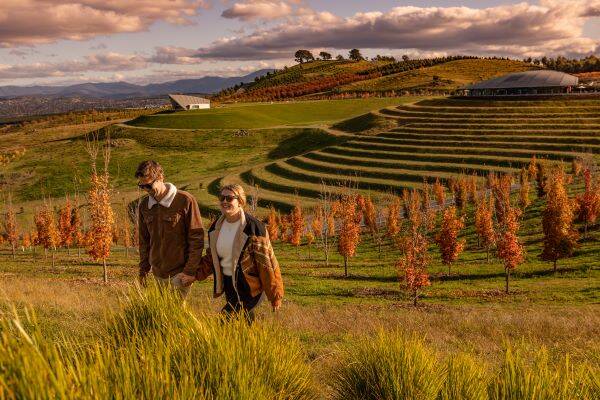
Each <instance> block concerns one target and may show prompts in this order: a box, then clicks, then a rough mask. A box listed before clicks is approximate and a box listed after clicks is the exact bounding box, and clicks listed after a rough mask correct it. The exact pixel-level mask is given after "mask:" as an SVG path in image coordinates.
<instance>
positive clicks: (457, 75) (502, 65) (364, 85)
mask: <svg viewBox="0 0 600 400" xmlns="http://www.w3.org/2000/svg"><path fill="white" fill-rule="evenodd" d="M531 69H537V67H535V66H533V65H527V64H524V63H523V62H521V61H512V60H457V61H450V62H447V63H444V64H440V65H435V66H433V67H428V68H423V69H418V70H414V71H407V72H401V73H398V74H393V75H389V76H385V77H381V78H376V79H370V80H366V81H360V82H356V83H351V84H348V85H344V86H341V87H340V88H339V90H340V91H341V92H353V91H365V92H371V91H373V92H386V91H392V90H395V91H398V90H401V91H414V90H446V91H452V90H455V89H457V88H459V87H461V86H463V85H465V84H468V83H472V82H478V81H482V80H486V79H491V78H494V77H497V76H501V75H505V74H508V73H511V72H521V71H527V70H531Z"/></svg>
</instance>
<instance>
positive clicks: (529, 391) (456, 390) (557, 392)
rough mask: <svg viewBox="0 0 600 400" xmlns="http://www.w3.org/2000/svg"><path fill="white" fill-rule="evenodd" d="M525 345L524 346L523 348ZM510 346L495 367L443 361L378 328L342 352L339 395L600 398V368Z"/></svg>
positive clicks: (448, 399)
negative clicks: (556, 359)
mask: <svg viewBox="0 0 600 400" xmlns="http://www.w3.org/2000/svg"><path fill="white" fill-rule="evenodd" d="M521 347H523V346H521ZM521 347H513V346H511V345H507V349H506V351H505V357H504V360H503V362H502V365H500V366H499V367H496V368H494V366H489V365H486V364H482V363H480V362H477V361H475V360H474V359H473V358H471V357H470V356H468V355H465V354H454V355H451V356H449V357H447V358H446V359H445V360H444V359H443V358H442V357H441V356H439V355H438V354H436V353H435V352H434V351H433V350H432V349H430V348H428V346H427V345H426V344H425V342H424V341H423V340H422V339H418V338H416V337H414V336H413V337H407V336H406V335H404V334H401V333H394V332H392V333H385V332H383V331H380V332H379V333H378V334H377V335H376V336H375V337H369V338H364V339H362V340H360V341H359V342H357V343H354V342H353V343H351V345H348V346H347V347H345V348H343V349H342V350H341V358H340V361H339V363H338V364H337V366H336V367H335V368H334V370H333V372H332V378H331V379H332V385H333V390H334V397H335V398H336V399H340V400H341V399H345V400H353V399H357V400H358V399H365V400H369V399H377V400H386V399H390V400H392V399H394V400H395V399H411V400H487V399H489V400H545V399H553V400H554V399H557V400H567V399H571V400H574V399H582V400H593V399H598V398H600V385H599V381H600V378H599V376H600V369H599V368H598V366H597V365H593V364H591V363H583V364H579V365H572V364H571V363H570V362H569V358H568V356H565V357H564V358H562V359H560V360H558V361H554V362H552V361H550V359H549V357H548V353H547V351H546V349H545V348H543V347H542V348H538V349H536V350H533V351H531V350H530V351H527V352H525V351H524V350H522V349H521Z"/></svg>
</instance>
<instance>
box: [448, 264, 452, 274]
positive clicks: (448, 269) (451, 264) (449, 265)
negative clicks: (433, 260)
mask: <svg viewBox="0 0 600 400" xmlns="http://www.w3.org/2000/svg"><path fill="white" fill-rule="evenodd" d="M451 265H452V264H448V276H450V266H451Z"/></svg>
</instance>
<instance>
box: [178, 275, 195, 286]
mask: <svg viewBox="0 0 600 400" xmlns="http://www.w3.org/2000/svg"><path fill="white" fill-rule="evenodd" d="M178 276H179V279H180V280H181V285H182V286H184V287H187V286H190V285H191V284H192V283H194V281H195V280H196V277H195V276H192V275H187V274H184V273H183V272H180V273H179V274H178Z"/></svg>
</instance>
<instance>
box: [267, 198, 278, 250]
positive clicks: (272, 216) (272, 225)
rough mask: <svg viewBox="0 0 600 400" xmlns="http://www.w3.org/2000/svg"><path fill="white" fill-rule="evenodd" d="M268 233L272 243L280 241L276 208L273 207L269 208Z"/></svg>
mask: <svg viewBox="0 0 600 400" xmlns="http://www.w3.org/2000/svg"><path fill="white" fill-rule="evenodd" d="M267 232H268V233H269V238H270V240H271V241H272V242H275V241H276V240H277V239H279V224H277V212H275V208H274V207H273V206H271V207H270V208H269V215H268V216H267Z"/></svg>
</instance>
